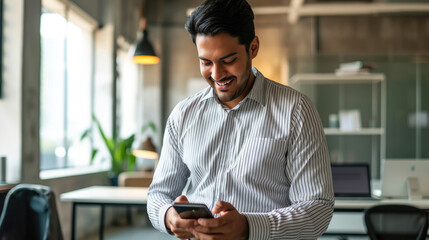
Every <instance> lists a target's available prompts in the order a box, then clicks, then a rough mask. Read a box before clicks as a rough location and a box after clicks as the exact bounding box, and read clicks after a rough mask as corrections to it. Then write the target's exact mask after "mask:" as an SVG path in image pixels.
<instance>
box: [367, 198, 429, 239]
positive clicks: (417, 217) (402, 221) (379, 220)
mask: <svg viewBox="0 0 429 240" xmlns="http://www.w3.org/2000/svg"><path fill="white" fill-rule="evenodd" d="M365 225H366V228H367V230H368V235H369V237H370V238H371V239H372V240H384V239H389V240H396V239H398V240H408V239H410V240H411V239H412V240H415V239H417V240H424V239H426V236H427V230H428V216H427V214H426V212H425V211H423V210H421V209H419V208H416V207H413V206H408V205H378V206H374V207H372V208H369V209H368V210H367V211H365Z"/></svg>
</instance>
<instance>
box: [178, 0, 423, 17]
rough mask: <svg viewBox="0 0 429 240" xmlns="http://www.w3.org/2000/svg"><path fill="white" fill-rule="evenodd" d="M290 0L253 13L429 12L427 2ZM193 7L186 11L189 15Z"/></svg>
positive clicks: (343, 13) (370, 13) (307, 14)
mask: <svg viewBox="0 0 429 240" xmlns="http://www.w3.org/2000/svg"><path fill="white" fill-rule="evenodd" d="M303 2H304V0H292V1H291V5H290V6H270V7H253V8H252V9H253V13H254V14H255V15H281V14H288V15H289V16H288V20H289V22H293V21H295V22H296V21H297V20H298V18H299V17H300V16H344V15H375V14H380V13H429V3H314V4H305V5H304V4H303ZM294 4H297V5H294ZM194 9H195V8H190V9H188V11H187V12H186V14H187V16H189V15H190V14H191V13H192V11H193V10H194Z"/></svg>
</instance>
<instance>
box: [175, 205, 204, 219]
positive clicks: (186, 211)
mask: <svg viewBox="0 0 429 240" xmlns="http://www.w3.org/2000/svg"><path fill="white" fill-rule="evenodd" d="M173 207H174V209H175V210H176V212H177V213H178V214H179V215H180V217H181V218H183V219H198V218H213V214H212V213H211V212H210V210H209V209H208V208H207V206H206V205H205V204H200V203H174V204H173Z"/></svg>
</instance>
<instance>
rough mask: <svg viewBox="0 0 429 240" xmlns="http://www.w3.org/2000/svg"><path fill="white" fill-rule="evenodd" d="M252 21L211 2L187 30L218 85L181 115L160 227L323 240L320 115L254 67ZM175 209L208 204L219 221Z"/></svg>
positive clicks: (153, 213) (153, 190) (225, 3)
mask: <svg viewBox="0 0 429 240" xmlns="http://www.w3.org/2000/svg"><path fill="white" fill-rule="evenodd" d="M253 18H254V16H253V12H252V10H251V8H250V6H249V4H248V3H247V2H246V1H245V0H207V1H206V2H204V3H203V4H202V5H201V6H199V7H198V8H197V9H196V10H195V11H194V12H193V13H192V15H191V16H190V17H189V19H188V21H187V23H186V26H185V27H186V30H187V31H188V32H189V33H190V35H191V37H192V40H193V42H194V43H195V45H196V47H197V51H198V58H199V61H200V70H201V74H202V76H203V77H204V78H205V80H206V81H207V82H208V84H209V85H210V86H209V87H207V88H206V89H204V90H202V91H200V92H199V93H197V94H195V95H193V96H191V97H189V98H187V99H185V100H183V101H182V102H180V103H179V104H178V105H177V106H176V107H175V108H174V110H173V111H172V113H171V115H170V117H169V119H168V121H167V126H166V130H165V136H164V144H163V149H162V152H161V157H160V161H159V164H158V167H157V169H156V171H155V175H154V179H153V182H152V184H151V186H150V189H149V196H148V212H149V216H150V219H151V222H152V224H153V225H154V226H155V227H156V228H157V229H159V230H161V231H164V232H168V233H170V234H174V235H175V236H176V237H178V238H181V239H186V238H196V239H257V240H261V239H316V238H317V237H318V236H320V235H321V234H322V233H323V232H324V231H325V230H326V228H327V226H328V224H329V221H330V219H331V217H332V211H333V203H334V200H333V199H334V197H333V190H332V177H331V170H330V162H329V155H328V151H327V145H326V140H325V136H324V133H323V128H322V126H321V123H320V119H319V116H318V114H317V111H316V110H315V108H314V106H313V105H312V104H311V103H310V101H309V100H308V98H307V97H305V96H304V95H302V94H301V93H299V92H297V91H295V90H293V89H291V88H289V87H286V86H283V85H280V84H277V83H275V82H273V81H271V80H268V79H266V78H264V76H263V75H262V74H261V73H260V72H258V70H257V69H256V68H252V59H253V58H255V57H256V56H257V54H258V50H259V40H258V37H257V36H255V30H254V23H253ZM188 178H189V186H188V188H187V192H186V196H184V195H181V194H182V190H183V189H184V187H185V185H186V183H187V181H188ZM173 201H175V202H182V203H186V202H194V203H205V204H206V205H207V206H208V207H209V208H210V209H212V211H213V213H215V214H217V215H218V217H216V218H213V219H205V218H200V219H197V220H195V219H191V220H189V219H182V218H180V216H179V215H178V213H177V212H176V211H175V210H174V208H172V207H171V206H172V203H173Z"/></svg>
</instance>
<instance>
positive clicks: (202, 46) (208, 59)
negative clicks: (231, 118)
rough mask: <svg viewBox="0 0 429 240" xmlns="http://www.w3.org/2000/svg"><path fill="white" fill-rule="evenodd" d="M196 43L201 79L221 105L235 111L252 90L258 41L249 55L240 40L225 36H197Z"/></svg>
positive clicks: (222, 34)
mask: <svg viewBox="0 0 429 240" xmlns="http://www.w3.org/2000/svg"><path fill="white" fill-rule="evenodd" d="M195 43H196V46H197V51H198V57H199V59H200V71H201V75H202V76H203V77H204V78H205V79H206V81H207V82H208V83H209V84H210V86H211V87H212V88H213V90H214V92H215V94H216V96H217V97H218V99H219V100H220V102H221V103H222V104H224V105H227V106H228V107H229V108H233V107H235V106H236V105H237V104H238V103H239V102H240V101H241V100H243V99H244V97H246V95H247V94H248V93H249V91H250V89H251V88H252V85H253V80H254V78H255V77H254V75H253V74H252V70H251V67H252V64H251V59H253V58H254V57H255V56H256V53H257V49H258V47H259V42H258V39H257V38H255V39H254V41H253V42H252V44H251V46H250V49H251V50H250V52H249V53H247V51H246V48H245V45H243V44H240V43H239V40H238V37H232V36H230V35H229V34H226V33H221V34H217V35H215V36H207V35H201V34H197V37H196V41H195ZM255 45H256V51H254V50H255ZM252 49H253V50H252Z"/></svg>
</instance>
